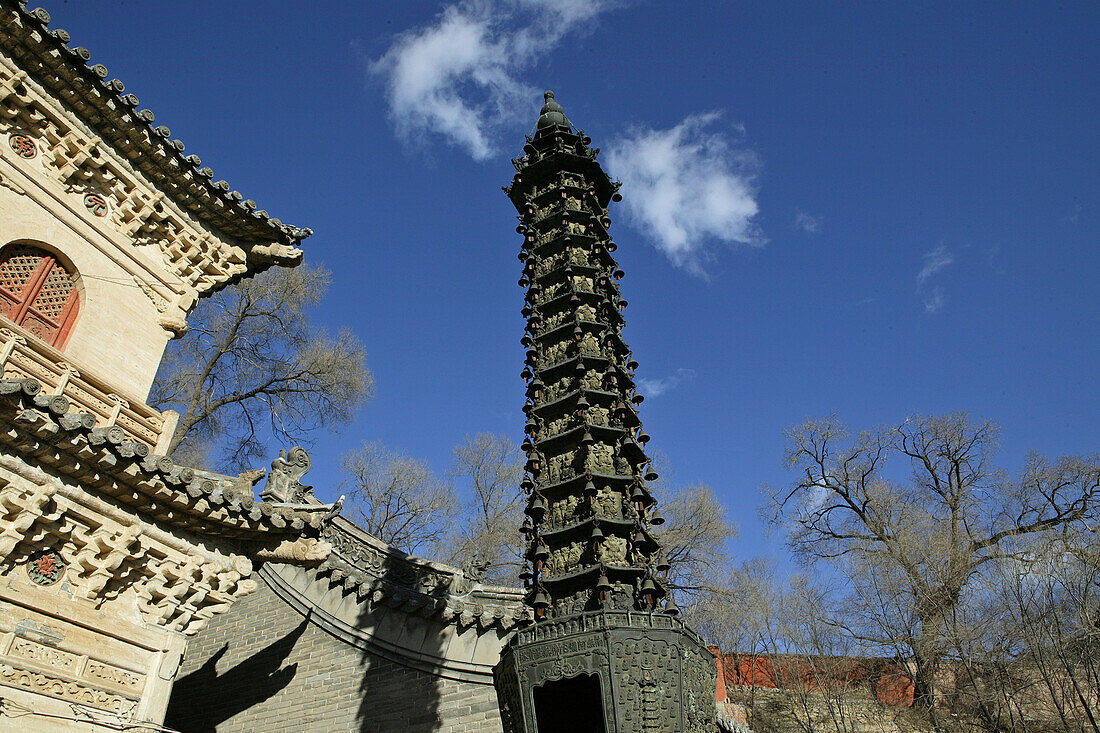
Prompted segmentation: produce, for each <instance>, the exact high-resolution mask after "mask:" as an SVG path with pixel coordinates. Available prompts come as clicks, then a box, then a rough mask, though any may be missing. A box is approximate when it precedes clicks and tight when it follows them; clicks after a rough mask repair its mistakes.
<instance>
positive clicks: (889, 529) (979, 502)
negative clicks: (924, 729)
mask: <svg viewBox="0 0 1100 733" xmlns="http://www.w3.org/2000/svg"><path fill="white" fill-rule="evenodd" d="M996 436H997V431H996V427H995V425H993V424H992V423H990V422H973V421H971V420H970V418H969V417H968V416H967V415H966V414H963V413H956V414H950V415H942V416H933V417H913V418H910V419H908V420H906V421H905V422H904V423H902V424H901V425H899V426H897V427H894V428H879V429H876V430H871V431H864V432H860V433H858V434H856V435H855V436H851V435H849V433H848V430H847V428H846V427H845V426H844V425H843V424H841V423H840V422H839V421H838V420H837V419H836V418H826V419H819V420H809V421H807V422H805V423H803V424H802V425H799V426H797V427H795V428H793V429H791V430H790V431H789V433H788V437H789V441H790V446H789V449H788V453H787V462H788V465H789V466H791V467H792V468H794V469H795V470H796V471H797V472H798V479H797V480H796V481H795V482H794V484H793V485H792V486H790V487H789V488H787V489H785V490H782V491H776V492H772V495H771V498H772V502H773V503H772V506H773V510H774V512H773V515H772V518H773V520H774V521H775V522H777V523H779V524H782V525H783V526H785V527H786V528H787V529H788V530H789V531H790V544H791V547H792V548H793V550H794V551H795V552H796V553H797V554H798V555H799V556H801V557H802V559H804V560H805V561H807V562H813V561H816V560H827V561H843V562H844V567H845V569H846V570H847V571H848V574H849V582H850V584H851V585H852V586H853V588H859V587H863V588H866V587H867V586H868V584H875V585H877V594H878V596H879V600H880V601H881V600H882V598H883V597H886V598H887V600H889V601H890V603H887V604H884V605H886V606H891V605H892V606H893V609H894V612H895V615H896V617H895V618H894V619H893V620H894V621H895V622H899V623H896V624H893V623H892V624H881V625H876V624H875V623H874V620H875V619H874V617H873V615H871V614H870V613H867V614H865V615H864V616H863V618H862V619H860V620H861V621H862V622H863V623H861V624H858V625H857V624H853V627H852V628H851V631H852V633H853V634H855V635H856V637H857V638H859V639H861V640H863V641H867V642H871V643H878V644H883V645H886V646H887V647H890V646H891V645H901V646H903V647H906V648H907V651H908V653H909V655H910V656H911V657H912V659H913V662H914V666H915V673H914V685H915V688H916V693H915V695H916V702H917V703H918V704H919V705H921V706H923V707H925V708H926V709H931V708H932V706H933V703H934V701H935V680H936V674H937V671H938V669H939V665H940V661H941V660H942V659H943V658H944V656H945V655H946V654H947V653H948V652H949V651H950V650H951V647H952V646H953V644H952V637H951V629H952V625H953V623H952V619H953V617H954V616H955V615H956V614H957V613H958V611H959V609H960V608H961V605H962V604H963V602H964V600H965V598H964V595H965V594H966V592H967V591H968V590H970V588H971V583H972V581H973V579H974V578H975V577H976V575H977V574H978V573H979V571H981V570H982V569H983V568H984V567H985V566H986V564H987V563H992V562H994V561H1000V560H1002V559H1004V558H1006V557H1020V556H1023V555H1025V554H1026V552H1027V542H1028V541H1029V540H1031V539H1032V538H1035V537H1038V536H1041V535H1044V534H1045V533H1049V532H1052V531H1055V530H1058V529H1060V528H1064V527H1066V526H1069V525H1073V524H1075V523H1078V522H1081V521H1083V520H1085V519H1086V518H1088V517H1092V516H1094V515H1095V512H1096V502H1097V500H1098V499H1100V459H1098V458H1097V457H1096V456H1091V457H1079V456H1074V457H1064V458H1059V459H1058V460H1056V461H1049V460H1047V459H1045V458H1043V457H1041V456H1038V455H1032V456H1030V457H1029V458H1028V461H1027V464H1026V466H1025V467H1024V469H1023V471H1022V472H1021V474H1020V475H1019V477H1018V478H1017V479H1015V480H1009V479H1007V478H1006V477H1005V475H1004V474H1003V473H1002V472H1001V471H999V470H997V469H996V468H995V467H994V466H993V464H992V459H993V456H994V454H995V452H996V449H997V440H996ZM890 459H900V461H901V462H902V469H903V470H901V471H900V472H897V471H895V472H894V473H890V472H889V470H888V464H889V461H890ZM889 468H893V466H892V464H891V465H889ZM906 469H907V470H906ZM906 473H908V476H907V477H906V476H905V474H906ZM874 595H875V594H870V595H868V597H873V596H874ZM868 609H869V606H865V610H868ZM888 612H890V611H889V610H886V611H883V613H888ZM899 628H900V629H904V630H905V631H904V633H901V632H899Z"/></svg>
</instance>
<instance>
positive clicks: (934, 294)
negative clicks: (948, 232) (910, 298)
mask: <svg viewBox="0 0 1100 733" xmlns="http://www.w3.org/2000/svg"><path fill="white" fill-rule="evenodd" d="M954 261H955V255H954V254H953V253H952V252H951V251H950V250H949V249H947V245H945V244H941V245H940V246H938V247H936V248H935V249H933V250H931V251H929V252H925V253H924V266H923V267H921V269H920V272H918V273H917V292H918V293H920V294H921V295H923V297H924V312H925V313H928V314H934V313H939V312H940V311H941V310H943V306H944V304H945V303H946V302H947V298H946V297H945V296H944V294H943V288H942V287H940V286H939V285H935V286H930V285H929V280H930V279H931V278H933V277H934V276H935V275H936V274H937V273H939V272H941V271H942V270H943V269H944V268H946V267H947V266H948V265H950V264H952V263H953V262H954Z"/></svg>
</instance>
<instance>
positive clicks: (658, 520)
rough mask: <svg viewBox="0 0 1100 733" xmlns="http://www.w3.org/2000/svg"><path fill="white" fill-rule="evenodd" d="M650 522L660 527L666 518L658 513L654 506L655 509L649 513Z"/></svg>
mask: <svg viewBox="0 0 1100 733" xmlns="http://www.w3.org/2000/svg"><path fill="white" fill-rule="evenodd" d="M649 523H650V524H652V525H653V526H654V527H660V526H661V525H662V524H664V523H665V518H664V517H662V516H661V515H660V514H658V513H657V508H656V507H654V509H653V511H652V512H650V513H649Z"/></svg>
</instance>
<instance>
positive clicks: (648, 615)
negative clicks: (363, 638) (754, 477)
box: [497, 92, 715, 733]
mask: <svg viewBox="0 0 1100 733" xmlns="http://www.w3.org/2000/svg"><path fill="white" fill-rule="evenodd" d="M590 144H591V140H590V139H589V138H588V137H587V136H585V135H584V133H583V131H579V130H576V129H575V128H573V126H572V125H571V124H570V122H569V120H568V119H567V118H566V117H565V114H564V111H563V110H562V108H561V106H560V105H558V104H557V102H555V101H554V97H553V93H552V92H547V93H546V104H545V105H544V106H543V108H542V111H541V116H540V117H539V120H538V124H537V126H536V129H535V133H534V135H533V136H529V137H528V138H527V144H526V145H525V146H524V148H523V153H524V154H523V155H522V156H521V157H519V158H516V159H514V160H513V161H512V162H513V164H514V166H515V168H516V174H515V176H514V178H513V179H512V185H511V186H509V187H505V189H504V190H505V192H506V193H507V194H508V197H509V198H510V199H511V201H512V203H513V204H514V205H515V207H516V210H517V212H519V222H520V223H519V226H517V228H516V231H517V232H519V233H520V234H522V235H523V244H522V248H521V251H520V254H519V259H520V261H521V262H522V263H523V265H522V274H521V277H520V280H519V284H520V286H521V287H523V288H524V291H525V294H524V306H523V315H524V316H525V317H526V319H527V325H526V329H525V333H524V336H523V339H522V343H523V345H524V347H525V348H526V358H525V362H524V368H523V371H522V377H523V378H524V380H525V381H526V384H527V388H526V396H527V401H526V403H525V404H524V408H523V409H524V413H525V414H526V416H527V421H526V425H525V433H526V438H525V439H524V442H523V446H522V447H523V449H524V451H525V452H526V455H527V462H526V465H525V469H526V475H525V477H524V479H523V482H522V489H523V491H524V492H525V494H526V497H527V507H526V510H525V512H526V515H527V518H526V519H525V520H524V523H523V527H522V528H521V532H522V533H523V535H524V538H525V540H526V543H527V545H526V546H527V550H526V554H525V557H526V560H527V563H528V564H527V565H526V566H525V568H524V571H523V573H522V578H523V580H524V584H525V586H526V588H527V589H528V594H527V597H526V598H527V604H528V605H529V606H530V607H531V609H532V611H533V616H534V620H535V623H534V625H533V626H531V627H529V628H526V629H522V630H520V631H519V632H518V633H517V635H516V636H515V637H514V638H513V639H512V640H511V642H510V643H509V645H508V646H507V647H506V648H505V650H504V653H503V655H502V660H501V663H500V665H498V668H497V687H498V693H499V697H500V702H501V714H502V719H503V721H504V726H505V731H507V732H508V733H535V731H540V732H541V733H546V732H547V731H556V730H559V729H560V730H563V731H564V730H569V731H574V730H577V731H586V730H593V731H608V732H611V731H623V732H624V733H625V731H636V730H660V731H704V730H706V731H710V730H713V729H714V728H713V726H714V723H713V721H714V675H715V670H714V664H713V659H712V657H711V655H710V653H709V652H708V651H707V650H706V648H705V646H704V645H703V643H702V641H701V640H700V639H699V637H698V636H697V635H695V634H694V633H693V632H692V631H690V630H689V629H687V628H686V627H685V626H684V625H683V624H682V623H681V622H680V621H679V619H678V618H676V615H677V613H678V611H677V609H676V606H675V604H674V603H673V602H672V599H671V597H670V596H669V595H668V593H667V591H666V589H665V586H664V580H665V577H666V576H667V572H668V569H669V567H668V563H667V562H666V561H665V560H664V559H663V554H662V553H661V551H660V544H659V542H658V541H657V538H656V537H655V533H654V528H655V527H656V526H657V525H659V524H660V523H661V522H662V520H661V517H660V515H659V514H658V513H657V510H656V505H657V501H656V499H655V498H654V496H653V494H652V492H651V491H650V490H649V488H648V486H647V484H648V483H649V482H652V481H653V480H655V479H656V478H657V474H656V472H655V471H654V470H653V468H652V466H651V463H650V460H649V458H648V457H647V455H646V453H645V450H644V445H645V443H646V442H647V441H648V440H649V436H648V435H646V433H645V431H644V430H643V429H642V425H641V421H640V419H639V417H638V411H637V406H638V405H640V404H641V402H642V396H641V395H640V394H638V392H637V389H636V385H635V382H634V370H635V369H636V368H637V366H638V365H637V362H636V361H635V360H634V358H633V356H632V355H631V352H630V348H629V347H628V346H627V344H626V342H625V341H624V340H623V335H622V331H623V324H624V319H623V311H624V309H625V308H626V300H624V299H623V297H622V294H621V292H620V289H619V284H618V283H619V280H620V279H621V278H622V277H623V271H622V270H621V269H620V268H619V265H618V263H617V262H616V261H615V258H614V256H613V252H614V251H615V249H616V245H615V242H614V241H613V239H612V238H611V235H610V232H609V229H610V226H611V219H610V217H609V215H608V206H609V205H610V204H611V202H612V201H618V200H621V197H620V196H619V194H618V189H619V185H620V184H618V183H615V182H612V180H611V179H610V178H609V177H608V175H607V174H606V173H605V172H604V171H603V169H602V168H601V167H600V165H599V163H598V162H597V157H598V155H599V149H598V148H591V147H589V146H590ZM585 726H589V727H585Z"/></svg>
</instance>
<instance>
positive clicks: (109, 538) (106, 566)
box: [0, 479, 326, 634]
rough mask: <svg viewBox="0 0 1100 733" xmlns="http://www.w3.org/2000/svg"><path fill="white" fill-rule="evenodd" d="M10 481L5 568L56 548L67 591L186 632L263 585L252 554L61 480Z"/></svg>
mask: <svg viewBox="0 0 1100 733" xmlns="http://www.w3.org/2000/svg"><path fill="white" fill-rule="evenodd" d="M4 481H5V483H4V484H3V486H2V487H0V568H15V567H19V566H23V565H25V564H26V563H28V562H31V561H32V560H33V559H34V558H35V557H36V555H37V554H38V553H41V552H42V551H44V550H49V551H51V552H55V553H57V554H58V555H59V556H60V557H61V558H62V559H63V561H64V563H65V572H64V577H63V579H62V581H61V583H60V584H59V592H63V593H64V594H66V595H67V596H69V597H72V598H78V599H83V600H84V601H86V602H88V603H90V604H92V605H94V606H95V607H103V606H105V605H110V604H124V603H133V604H135V605H136V607H137V609H138V610H139V612H140V613H141V615H142V616H143V617H144V618H145V619H146V621H148V622H150V623H153V624H157V625H159V626H163V627H165V628H168V629H171V630H174V631H180V632H183V633H185V634H193V633H195V632H197V631H198V630H199V629H201V628H202V626H203V625H204V624H205V623H206V621H207V620H208V619H209V618H210V617H212V616H213V615H215V614H217V613H221V612H223V611H225V610H227V609H228V608H229V605H230V604H231V603H232V601H233V600H234V599H235V598H237V597H239V596H242V595H245V594H247V593H249V592H251V591H252V590H254V589H255V587H256V583H255V581H254V580H252V579H251V578H250V577H249V576H250V575H251V573H252V564H251V562H250V561H249V560H248V559H247V558H245V557H242V556H239V555H238V556H235V555H224V554H218V553H212V552H210V551H202V550H201V549H200V548H199V547H197V546H191V545H188V543H186V542H185V541H183V540H176V541H175V542H168V541H166V539H167V538H164V537H162V536H161V535H160V533H158V532H156V530H155V528H150V527H147V526H146V525H145V524H143V523H142V522H141V521H140V520H139V519H138V518H137V517H135V516H133V515H130V516H126V515H125V514H119V515H117V516H114V517H112V516H106V515H105V514H104V513H103V512H102V511H100V510H99V509H98V508H97V507H96V506H94V505H89V504H85V503H81V502H80V501H79V499H78V498H74V496H73V495H71V494H68V495H62V494H61V493H60V492H59V487H58V486H57V485H54V484H45V485H37V484H33V483H30V482H27V481H25V480H21V479H17V480H8V479H4ZM78 496H79V495H78ZM158 537H159V538H158ZM291 544H293V543H291ZM317 545H323V543H315V544H314V546H313V547H305V546H303V547H302V548H293V547H292V548H287V550H286V551H287V554H288V555H296V552H297V551H298V550H299V549H300V550H301V554H304V555H309V554H310V553H311V552H313V553H314V554H323V552H324V550H325V549H326V548H324V547H319V546H317Z"/></svg>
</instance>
